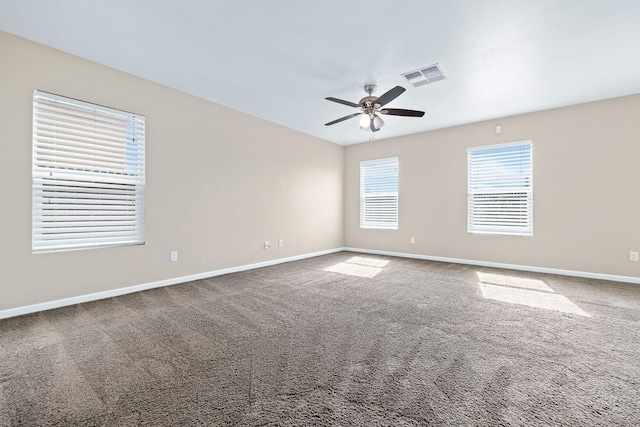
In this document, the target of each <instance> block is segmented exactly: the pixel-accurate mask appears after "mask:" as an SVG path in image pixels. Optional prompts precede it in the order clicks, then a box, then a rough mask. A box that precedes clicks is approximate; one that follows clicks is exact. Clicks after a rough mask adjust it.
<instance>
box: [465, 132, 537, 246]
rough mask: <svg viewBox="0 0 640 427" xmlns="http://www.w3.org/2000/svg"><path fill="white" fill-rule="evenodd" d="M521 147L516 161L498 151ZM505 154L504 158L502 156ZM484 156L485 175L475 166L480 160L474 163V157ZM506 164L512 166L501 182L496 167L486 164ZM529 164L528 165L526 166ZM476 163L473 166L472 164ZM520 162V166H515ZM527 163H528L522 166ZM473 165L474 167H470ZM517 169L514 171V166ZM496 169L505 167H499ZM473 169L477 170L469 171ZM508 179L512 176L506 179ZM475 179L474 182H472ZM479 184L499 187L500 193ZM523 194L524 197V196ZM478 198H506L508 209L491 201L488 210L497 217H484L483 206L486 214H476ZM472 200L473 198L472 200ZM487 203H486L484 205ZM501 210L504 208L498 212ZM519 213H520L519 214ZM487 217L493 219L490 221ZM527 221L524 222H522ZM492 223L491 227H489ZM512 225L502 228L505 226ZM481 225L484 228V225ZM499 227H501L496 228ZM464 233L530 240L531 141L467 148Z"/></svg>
mask: <svg viewBox="0 0 640 427" xmlns="http://www.w3.org/2000/svg"><path fill="white" fill-rule="evenodd" d="M516 147H520V148H521V149H523V150H524V151H523V153H524V154H521V155H520V156H519V157H518V156H513V155H512V154H509V153H508V151H506V150H505V151H504V152H503V153H502V154H500V152H499V151H497V150H501V149H503V150H504V149H510V148H511V149H512V148H516ZM491 152H493V154H492V153H491ZM505 153H506V154H505ZM481 154H484V155H485V156H486V159H485V161H484V162H485V164H484V165H483V166H482V167H483V168H484V171H482V170H479V166H478V163H479V162H480V160H478V159H473V158H472V157H473V156H474V155H476V156H477V155H481ZM499 160H501V161H502V162H504V161H508V162H510V163H512V165H513V166H508V167H510V168H512V170H511V171H508V172H507V173H505V174H504V177H502V178H500V177H499V176H497V175H496V172H495V170H496V167H495V166H493V167H492V166H491V165H489V168H487V164H488V163H489V162H491V161H493V162H497V161H499ZM527 160H528V162H527ZM474 162H475V163H474ZM518 162H519V163H518ZM524 162H527V163H524ZM472 163H473V165H472ZM515 165H517V167H516V166H515ZM498 167H505V166H504V165H500V166H498ZM472 168H476V169H475V170H473V171H472ZM516 170H517V171H518V173H519V176H518V178H515V175H514V173H515V172H516ZM509 175H511V176H509ZM474 178H476V179H474ZM520 180H522V181H524V182H525V183H527V182H528V185H526V184H525V185H516V183H517V182H518V181H520ZM481 182H485V183H487V182H491V183H492V185H493V186H500V187H501V188H500V189H495V188H493V189H492V188H490V187H489V186H487V185H485V186H484V187H482V184H481ZM523 194H524V196H523ZM478 195H487V196H488V197H487V198H485V200H486V201H489V198H490V197H491V195H493V196H497V195H509V196H506V197H504V198H505V199H507V198H508V199H510V200H511V202H510V204H509V205H508V206H507V205H506V203H509V202H506V203H505V202H504V201H501V200H499V198H497V197H494V199H493V200H492V202H493V203H494V204H493V206H491V208H492V209H494V212H495V209H496V207H497V209H498V210H497V212H499V213H498V214H497V215H493V214H487V213H486V205H485V214H484V215H481V214H476V210H477V207H478V205H479V203H478V202H475V201H476V200H478V197H477V196H478ZM474 196H475V197H474ZM485 203H486V202H485ZM501 206H507V207H505V208H502V209H500V207H501ZM523 207H526V212H525V213H524V215H521V214H520V212H522V209H523ZM519 211H520V212H519ZM489 215H493V216H492V217H491V216H489ZM523 219H526V221H523ZM491 222H493V223H494V224H493V225H488V223H491ZM510 222H511V223H512V224H513V225H505V224H508V223H510ZM483 223H484V224H483ZM498 223H502V224H500V225H499V224H498ZM467 232H468V233H470V234H495V235H515V236H525V237H526V236H533V141H532V140H522V141H514V142H508V143H502V144H492V145H484V146H478V147H469V148H467Z"/></svg>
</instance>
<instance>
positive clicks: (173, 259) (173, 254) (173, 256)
mask: <svg viewBox="0 0 640 427" xmlns="http://www.w3.org/2000/svg"><path fill="white" fill-rule="evenodd" d="M169 259H170V260H171V262H176V261H178V251H171V257H170V258H169Z"/></svg>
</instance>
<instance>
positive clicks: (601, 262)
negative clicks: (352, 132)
mask: <svg viewBox="0 0 640 427" xmlns="http://www.w3.org/2000/svg"><path fill="white" fill-rule="evenodd" d="M428 119H429V118H428V115H427V116H426V118H425V119H424V120H428ZM405 120H412V119H405ZM399 121H400V120H397V122H398V125H399ZM391 125H392V124H389V126H391ZM394 125H395V124H394ZM496 125H501V126H502V134H501V135H496V134H495V126H496ZM383 131H384V130H383ZM526 139H531V140H533V155H534V160H533V189H534V213H533V218H534V235H533V237H516V236H497V235H479V234H468V233H467V223H466V221H467V217H466V212H467V201H466V191H467V187H466V185H467V183H466V179H467V171H466V148H467V147H472V146H481V145H489V144H497V143H504V142H510V141H520V140H526ZM389 156H398V157H399V162H400V175H399V179H400V184H399V185H400V189H399V229H398V230H397V231H390V230H367V229H360V228H359V210H358V209H359V162H360V161H361V160H366V159H374V158H381V157H389ZM639 186H640V95H634V96H628V97H623V98H617V99H611V100H606V101H600V102H594V103H589V104H583V105H577V106H572V107H567V108H560V109H554V110H549V111H543V112H538V113H532V114H525V115H521V116H515V117H509V118H505V119H501V120H493V121H487V122H483V123H475V124H470V125H465V126H458V127H454V128H449V129H442V130H438V131H433V132H426V133H422V134H417V135H411V136H407V137H402V138H394V139H389V140H382V141H378V142H373V143H366V144H359V145H353V146H349V147H346V149H345V246H347V247H354V248H365V249H373V250H385V251H394V252H405V253H413V254H421V255H429V256H439V257H451V258H459V259H467V260H479V261H486V262H499V263H510V264H519V265H525V266H533V267H546V268H556V269H565V270H577V271H582V272H589V273H600V274H613V275H622V276H632V277H640V263H638V262H629V261H628V252H629V251H630V250H635V251H638V250H640V189H639ZM412 236H413V237H415V238H416V243H415V244H410V243H409V241H410V238H411V237H412Z"/></svg>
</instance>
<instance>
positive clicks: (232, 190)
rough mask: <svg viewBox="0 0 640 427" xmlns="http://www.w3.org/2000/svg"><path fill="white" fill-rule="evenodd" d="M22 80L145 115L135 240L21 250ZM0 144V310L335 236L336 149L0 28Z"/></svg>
mask: <svg viewBox="0 0 640 427" xmlns="http://www.w3.org/2000/svg"><path fill="white" fill-rule="evenodd" d="M213 83H215V82H213ZM34 89H40V90H44V91H48V92H52V93H57V94H60V95H64V96H68V97H72V98H78V99H81V100H84V101H89V102H94V103H97V104H103V105H107V106H110V107H114V108H119V109H123V110H126V111H132V112H135V113H139V114H143V115H145V116H146V126H147V135H146V137H147V138H146V141H147V147H146V150H147V152H146V154H147V170H146V172H147V185H146V245H144V246H130V247H121V248H108V249H93V250H85V251H74V252H62V253H47V254H36V255H34V254H32V253H31V144H32V143H31V119H32V110H31V108H32V93H33V90H34ZM0 153H1V155H0V178H1V181H2V187H1V188H2V190H1V191H2V192H1V200H2V209H0V224H2V233H1V235H2V244H1V245H0V310H2V309H8V308H15V307H20V306H24V305H29V304H34V303H39V302H45V301H51V300H56V299H60V298H66V297H72V296H78V295H84V294H89V293H93V292H98V291H104V290H110V289H115V288H121V287H126V286H131V285H138V284H144V283H149V282H154V281H158V280H164V279H171V278H175V277H181V276H185V275H190V274H197V273H204V272H208V271H212V270H217V269H222V268H227V267H234V266H239V265H246V264H251V263H256V262H261V261H267V260H272V259H278V258H285V257H289V256H294V255H300V254H306V253H311V252H316V251H321V250H326V249H332V248H337V247H340V246H342V240H343V229H342V226H343V206H342V203H343V195H342V189H343V148H342V147H340V146H337V145H335V144H331V143H329V142H325V141H322V140H319V139H316V138H313V137H310V136H308V135H305V134H302V133H299V132H296V131H293V130H290V129H287V128H284V127H281V126H278V125H275V124H272V123H269V122H266V121H264V120H261V119H258V118H255V117H252V116H248V115H246V114H242V113H239V112H237V111H234V110H230V109H228V108H225V107H222V106H220V105H217V104H213V103H210V102H207V101H204V100H201V99H198V98H196V97H193V96H190V95H187V94H184V93H181V92H178V91H175V90H172V89H169V88H166V87H163V86H161V85H157V84H154V83H151V82H149V81H145V80H142V79H139V78H137V77H133V76H131V75H128V74H125V73H122V72H119V71H116V70H113V69H110V68H108V67H104V66H101V65H97V64H95V63H92V62H90V61H86V60H83V59H80V58H77V57H74V56H72V55H68V54H65V53H62V52H60V51H57V50H54V49H50V48H47V47H44V46H42V45H38V44H35V43H32V42H29V41H26V40H24V39H21V38H17V37H15V36H12V35H9V34H7V33H3V32H0ZM278 239H283V240H284V242H285V246H284V247H283V248H278V247H277V244H273V245H272V249H270V250H264V249H263V248H262V243H263V241H265V240H270V241H272V242H273V243H277V240H278ZM172 250H177V251H178V252H179V261H178V262H177V263H171V262H169V252H170V251H172Z"/></svg>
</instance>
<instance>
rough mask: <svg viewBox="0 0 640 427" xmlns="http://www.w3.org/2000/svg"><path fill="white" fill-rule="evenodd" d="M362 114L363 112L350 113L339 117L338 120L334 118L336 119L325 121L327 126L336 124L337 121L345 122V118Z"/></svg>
mask: <svg viewBox="0 0 640 427" xmlns="http://www.w3.org/2000/svg"><path fill="white" fill-rule="evenodd" d="M361 114H362V113H354V114H349V115H348V116H344V117H340V118H339V119H336V120H334V121H332V122H329V123H325V124H324V125H325V126H331V125H335V124H336V123H340V122H344V121H345V120H349V119H352V118H354V117H355V116H359V115H361Z"/></svg>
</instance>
